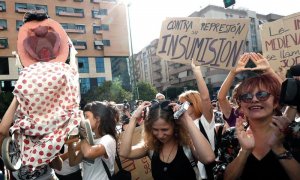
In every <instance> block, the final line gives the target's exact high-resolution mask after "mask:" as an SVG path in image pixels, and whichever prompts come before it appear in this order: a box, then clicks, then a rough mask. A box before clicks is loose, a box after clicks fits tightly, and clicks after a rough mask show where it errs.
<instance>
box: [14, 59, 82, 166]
mask: <svg viewBox="0 0 300 180" xmlns="http://www.w3.org/2000/svg"><path fill="white" fill-rule="evenodd" d="M78 77H79V76H78V73H77V71H76V70H75V69H73V68H71V67H70V66H69V65H68V64H65V63H62V62H53V63H49V62H39V63H36V64H32V65H30V66H28V67H26V68H24V69H23V71H22V72H21V74H20V77H19V79H18V81H17V83H16V85H15V90H14V95H15V96H16V97H17V99H18V101H19V103H20V105H19V107H18V110H17V112H16V119H15V123H14V125H13V126H12V127H11V129H10V130H11V132H12V133H15V134H17V136H15V137H17V142H18V143H19V145H20V148H21V159H22V162H23V165H24V166H30V167H32V170H34V169H35V167H38V166H41V165H43V164H47V163H49V162H50V161H51V160H52V159H54V158H55V156H56V155H57V153H58V152H59V151H60V149H61V147H62V146H63V144H64V143H65V138H66V135H67V134H68V132H69V131H70V130H71V129H73V128H74V127H75V126H77V125H78V124H79V122H80V120H81V119H80V117H82V111H81V110H79V101H80V98H79V97H80V96H79V95H80V94H79V80H78Z"/></svg>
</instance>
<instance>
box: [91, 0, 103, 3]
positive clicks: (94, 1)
mask: <svg viewBox="0 0 300 180" xmlns="http://www.w3.org/2000/svg"><path fill="white" fill-rule="evenodd" d="M101 1H102V0H92V2H93V3H100V2H101Z"/></svg>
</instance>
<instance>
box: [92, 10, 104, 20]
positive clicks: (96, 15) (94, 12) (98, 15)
mask: <svg viewBox="0 0 300 180" xmlns="http://www.w3.org/2000/svg"><path fill="white" fill-rule="evenodd" d="M105 15H107V9H98V10H92V17H93V18H101V16H105Z"/></svg>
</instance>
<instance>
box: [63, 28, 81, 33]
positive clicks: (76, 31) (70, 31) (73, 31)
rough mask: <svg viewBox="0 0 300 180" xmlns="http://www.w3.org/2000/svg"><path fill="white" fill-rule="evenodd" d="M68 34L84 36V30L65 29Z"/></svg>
mask: <svg viewBox="0 0 300 180" xmlns="http://www.w3.org/2000/svg"><path fill="white" fill-rule="evenodd" d="M65 31H66V32H67V33H77V34H84V33H85V30H84V29H65Z"/></svg>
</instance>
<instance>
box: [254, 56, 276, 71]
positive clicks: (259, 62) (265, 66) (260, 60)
mask: <svg viewBox="0 0 300 180" xmlns="http://www.w3.org/2000/svg"><path fill="white" fill-rule="evenodd" d="M250 58H251V59H252V61H253V62H254V63H255V65H256V67H255V68H251V70H262V71H266V70H269V69H270V68H271V66H270V64H269V61H268V60H267V59H266V58H265V57H263V55H261V54H260V53H253V52H252V53H250Z"/></svg>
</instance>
